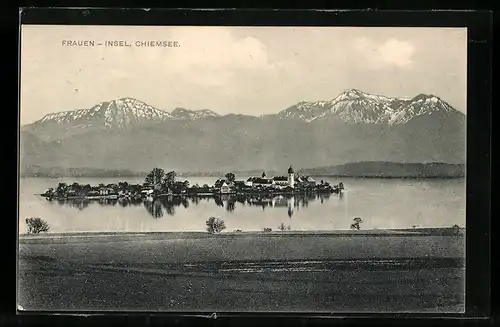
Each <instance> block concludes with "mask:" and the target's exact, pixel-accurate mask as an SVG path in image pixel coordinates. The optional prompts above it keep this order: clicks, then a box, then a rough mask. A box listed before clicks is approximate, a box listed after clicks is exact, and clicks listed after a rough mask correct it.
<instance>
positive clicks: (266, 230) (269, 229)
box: [262, 227, 273, 232]
mask: <svg viewBox="0 0 500 327" xmlns="http://www.w3.org/2000/svg"><path fill="white" fill-rule="evenodd" d="M262 230H263V231H264V232H272V231H273V230H272V229H271V228H268V227H266V228H264V229H262Z"/></svg>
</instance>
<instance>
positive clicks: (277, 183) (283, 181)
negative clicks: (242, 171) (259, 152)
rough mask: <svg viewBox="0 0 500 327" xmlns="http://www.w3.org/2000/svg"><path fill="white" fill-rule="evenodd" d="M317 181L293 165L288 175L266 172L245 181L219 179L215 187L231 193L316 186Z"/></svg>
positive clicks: (216, 189) (217, 191) (220, 191)
mask: <svg viewBox="0 0 500 327" xmlns="http://www.w3.org/2000/svg"><path fill="white" fill-rule="evenodd" d="M315 185H316V181H315V180H314V179H313V178H312V177H309V176H299V175H297V174H296V173H295V171H294V169H293V168H292V166H290V167H289V168H288V170H287V176H273V177H268V176H267V175H266V173H265V172H263V173H262V175H261V176H260V177H257V176H251V177H249V178H248V179H247V180H245V181H229V180H227V179H218V180H217V181H216V182H215V185H214V189H215V192H216V193H220V194H231V193H236V192H237V191H245V190H253V189H269V188H271V189H274V190H284V189H294V188H296V187H297V186H315Z"/></svg>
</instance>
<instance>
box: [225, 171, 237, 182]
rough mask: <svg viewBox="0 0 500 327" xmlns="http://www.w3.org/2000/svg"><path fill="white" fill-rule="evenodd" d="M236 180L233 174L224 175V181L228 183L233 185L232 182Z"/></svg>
mask: <svg viewBox="0 0 500 327" xmlns="http://www.w3.org/2000/svg"><path fill="white" fill-rule="evenodd" d="M235 179H236V176H234V174H233V173H227V174H226V180H227V182H228V183H234V180H235Z"/></svg>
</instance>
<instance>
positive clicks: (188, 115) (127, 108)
mask: <svg viewBox="0 0 500 327" xmlns="http://www.w3.org/2000/svg"><path fill="white" fill-rule="evenodd" d="M218 116H219V115H217V114H216V113H215V112H213V111H211V110H208V109H203V110H196V111H193V110H188V109H183V108H176V109H175V110H174V111H173V112H172V113H169V112H166V111H163V110H160V109H157V108H155V107H153V106H150V105H148V104H146V103H145V102H142V101H139V100H137V99H134V98H130V97H124V98H117V99H114V100H111V101H103V102H101V103H99V104H97V105H95V106H93V107H92V108H89V109H79V110H72V111H63V112H57V113H51V114H48V115H45V116H44V117H43V118H42V119H40V120H39V121H37V122H35V124H40V123H51V122H52V123H57V124H70V125H73V126H75V127H80V128H86V127H105V128H125V127H129V126H134V125H137V124H141V123H146V122H161V121H166V120H197V119H203V118H207V117H218Z"/></svg>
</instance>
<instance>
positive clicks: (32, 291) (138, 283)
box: [19, 230, 465, 312]
mask: <svg viewBox="0 0 500 327" xmlns="http://www.w3.org/2000/svg"><path fill="white" fill-rule="evenodd" d="M443 235H448V236H443ZM464 254H465V248H464V238H463V237H460V236H451V233H443V232H442V231H441V232H437V231H434V233H432V232H429V231H428V230H426V231H422V233H421V234H419V233H415V231H414V230H412V231H386V232H383V231H377V232H373V233H370V232H365V233H360V232H336V233H321V234H318V233H297V232H280V233H238V234H233V233H227V234H221V235H209V234H207V233H144V234H106V235H102V234H80V235H73V236H67V235H66V236H64V235H48V234H47V235H43V236H39V237H31V236H23V237H21V238H20V242H19V304H20V305H21V306H22V307H23V308H24V309H26V310H44V309H47V310H118V311H121V310H146V311H159V310H160V311H163V310H167V311H168V310H174V311H199V310H202V311H213V312H227V311H309V312H310V311H322V312H346V311H350V312H352V311H356V312H367V311H368V312H443V311H447V312H460V311H462V310H463V306H464V294H463V292H464V278H465V277H464V274H465V271H464V262H463V261H464Z"/></svg>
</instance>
